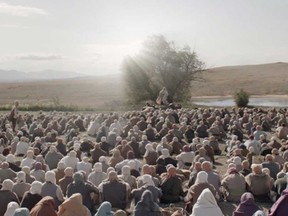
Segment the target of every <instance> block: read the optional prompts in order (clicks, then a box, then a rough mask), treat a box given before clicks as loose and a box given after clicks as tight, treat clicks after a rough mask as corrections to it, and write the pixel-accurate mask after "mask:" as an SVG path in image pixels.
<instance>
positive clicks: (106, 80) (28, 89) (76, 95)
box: [0, 63, 288, 109]
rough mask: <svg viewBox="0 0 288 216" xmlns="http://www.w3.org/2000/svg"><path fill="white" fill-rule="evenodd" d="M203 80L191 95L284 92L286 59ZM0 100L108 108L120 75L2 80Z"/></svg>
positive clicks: (120, 95) (219, 71)
mask: <svg viewBox="0 0 288 216" xmlns="http://www.w3.org/2000/svg"><path fill="white" fill-rule="evenodd" d="M203 78H204V79H205V80H206V81H205V82H201V83H196V84H195V85H194V88H193V90H192V96H223V95H231V94H233V92H234V91H235V90H236V89H237V88H243V89H245V90H247V91H248V92H249V93H251V94H258V95H265V94H272V95H273V94H274V95H277V94H282V95H283V94H287V93H288V87H287V83H288V63H274V64H263V65H247V66H231V67H219V68H213V69H209V70H207V71H205V72H204V73H203ZM0 98H1V100H0V104H7V103H11V102H12V101H13V100H15V99H18V100H19V101H20V102H22V103H32V102H33V103H34V102H37V103H43V102H49V101H53V99H57V100H59V102H60V103H63V104H77V105H79V106H83V107H87V106H90V107H95V108H99V109H107V107H113V109H114V108H116V109H117V106H119V105H120V104H121V101H123V99H124V91H123V82H122V81H121V75H107V76H99V77H89V78H81V79H67V80H55V81H38V82H22V83H19V82H18V83H1V84H0Z"/></svg>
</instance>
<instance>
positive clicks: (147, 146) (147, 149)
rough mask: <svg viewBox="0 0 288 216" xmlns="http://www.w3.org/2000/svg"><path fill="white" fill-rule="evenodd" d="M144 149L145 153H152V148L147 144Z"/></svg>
mask: <svg viewBox="0 0 288 216" xmlns="http://www.w3.org/2000/svg"><path fill="white" fill-rule="evenodd" d="M145 149H146V151H148V152H151V151H153V146H152V145H151V144H147V145H146V146H145Z"/></svg>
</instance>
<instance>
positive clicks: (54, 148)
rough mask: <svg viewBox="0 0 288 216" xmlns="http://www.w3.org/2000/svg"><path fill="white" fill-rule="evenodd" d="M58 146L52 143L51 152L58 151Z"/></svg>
mask: <svg viewBox="0 0 288 216" xmlns="http://www.w3.org/2000/svg"><path fill="white" fill-rule="evenodd" d="M56 150H57V148H56V146H55V145H51V146H50V148H49V151H50V152H56Z"/></svg>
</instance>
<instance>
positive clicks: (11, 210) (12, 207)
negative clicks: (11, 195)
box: [4, 202, 20, 216]
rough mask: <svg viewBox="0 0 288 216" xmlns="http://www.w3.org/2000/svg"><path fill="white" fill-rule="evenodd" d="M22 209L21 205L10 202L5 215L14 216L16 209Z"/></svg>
mask: <svg viewBox="0 0 288 216" xmlns="http://www.w3.org/2000/svg"><path fill="white" fill-rule="evenodd" d="M18 208H20V206H19V204H18V203H16V202H10V203H9V204H8V205H7V210H6V212H5V214H4V216H13V215H14V213H15V211H16V209H18Z"/></svg>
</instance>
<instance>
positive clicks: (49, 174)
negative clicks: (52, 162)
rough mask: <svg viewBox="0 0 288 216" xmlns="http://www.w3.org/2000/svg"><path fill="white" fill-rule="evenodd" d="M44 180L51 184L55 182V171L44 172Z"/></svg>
mask: <svg viewBox="0 0 288 216" xmlns="http://www.w3.org/2000/svg"><path fill="white" fill-rule="evenodd" d="M45 181H46V182H51V183H53V184H56V178H55V173H54V172H53V171H48V172H46V173H45Z"/></svg>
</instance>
